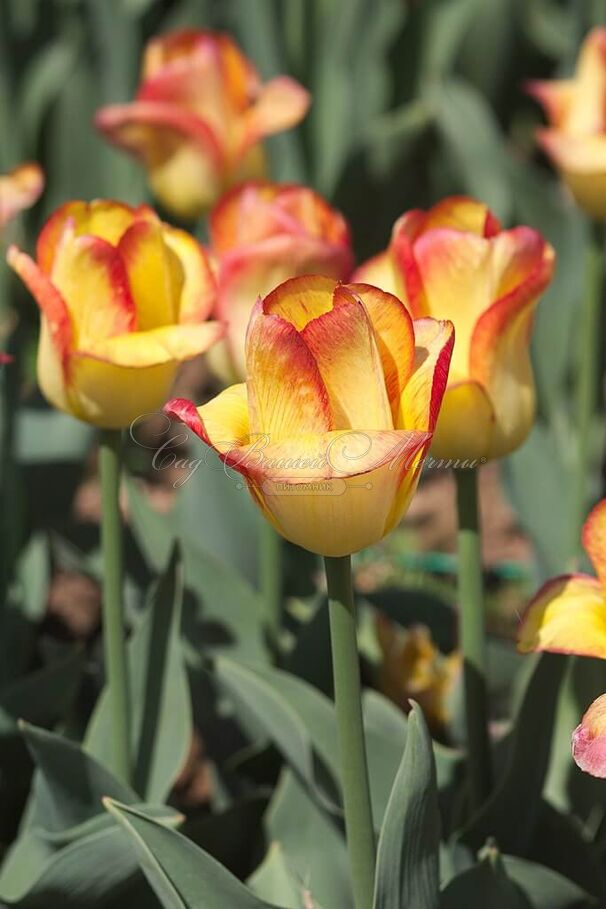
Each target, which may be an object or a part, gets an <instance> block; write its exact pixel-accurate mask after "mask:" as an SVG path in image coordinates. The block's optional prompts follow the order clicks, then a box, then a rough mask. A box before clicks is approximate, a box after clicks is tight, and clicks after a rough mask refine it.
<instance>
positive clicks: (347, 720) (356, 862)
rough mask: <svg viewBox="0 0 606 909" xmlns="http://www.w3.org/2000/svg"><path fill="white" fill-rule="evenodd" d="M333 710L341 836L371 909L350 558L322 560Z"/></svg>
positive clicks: (371, 862)
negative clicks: (342, 812)
mask: <svg viewBox="0 0 606 909" xmlns="http://www.w3.org/2000/svg"><path fill="white" fill-rule="evenodd" d="M324 563H325V567H326V580H327V582H328V602H329V612H330V637H331V644H332V664H333V677H334V689H335V707H336V713H337V727H338V733H339V752H340V756H341V787H342V791H343V807H344V810H345V832H346V835H347V846H348V849H349V857H350V862H351V874H352V883H353V892H354V902H355V907H356V909H371V907H372V905H373V892H374V877H375V836H374V828H373V822H372V808H371V802H370V787H369V783H368V764H367V759H366V745H365V741H364V725H363V721H362V699H361V686H360V662H359V658H358V642H357V634H356V607H355V602H354V596H353V586H352V580H351V559H350V557H349V556H342V557H341V558H326V559H325V560H324Z"/></svg>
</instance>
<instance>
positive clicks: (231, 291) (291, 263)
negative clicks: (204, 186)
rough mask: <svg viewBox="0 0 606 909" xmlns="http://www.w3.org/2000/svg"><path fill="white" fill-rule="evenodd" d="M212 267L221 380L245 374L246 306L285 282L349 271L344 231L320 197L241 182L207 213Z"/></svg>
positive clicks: (287, 187) (298, 188)
mask: <svg viewBox="0 0 606 909" xmlns="http://www.w3.org/2000/svg"><path fill="white" fill-rule="evenodd" d="M210 244H211V251H212V253H213V257H214V259H215V262H216V264H217V270H218V271H217V318H219V319H220V320H221V321H223V322H225V323H226V326H227V335H226V339H225V342H224V344H221V345H218V346H217V347H216V348H214V350H213V352H212V354H213V355H212V360H211V362H212V364H213V366H214V367H215V369H216V371H217V372H218V373H219V374H220V375H221V377H222V378H224V379H225V380H226V381H242V380H243V379H244V378H245V376H246V360H245V356H244V341H245V338H246V328H247V325H248V321H249V319H250V313H251V310H252V304H253V302H254V301H255V300H256V299H257V297H259V296H261V297H264V296H265V295H266V294H268V293H269V292H270V290H272V289H273V288H274V287H276V286H277V285H278V284H280V283H281V282H282V281H285V280H286V279H287V278H292V277H296V276H298V275H303V274H323V275H328V276H329V277H332V278H337V279H338V280H346V279H347V278H348V277H349V276H350V274H351V270H352V268H353V254H352V251H351V240H350V234H349V227H348V225H347V222H346V221H345V219H344V218H343V216H342V215H341V214H340V213H339V212H337V211H335V210H334V209H333V208H331V207H330V205H328V203H327V202H325V200H324V199H323V198H322V196H320V195H318V194H317V193H315V192H314V191H313V190H311V189H308V188H307V187H304V186H295V185H279V184H277V183H265V182H256V183H247V184H244V185H242V186H240V187H236V188H235V189H233V190H232V191H231V192H229V193H227V194H226V195H225V196H224V197H223V198H222V199H221V200H220V202H219V203H218V204H217V205H216V207H215V208H214V209H213V211H212V212H211V215H210Z"/></svg>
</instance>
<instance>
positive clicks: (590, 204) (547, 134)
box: [537, 129, 606, 220]
mask: <svg viewBox="0 0 606 909" xmlns="http://www.w3.org/2000/svg"><path fill="white" fill-rule="evenodd" d="M537 138H538V141H539V143H540V145H541V146H542V147H543V149H544V150H545V151H546V153H547V154H548V155H549V157H550V158H551V159H552V161H553V162H554V164H555V166H556V167H557V168H559V170H560V171H562V173H563V175H564V178H565V181H566V184H567V186H568V188H569V189H570V191H571V193H572V195H573V196H574V198H575V200H576V202H577V204H578V205H579V206H580V207H581V208H582V209H583V210H584V211H585V212H587V214H589V215H593V216H594V217H596V218H598V219H600V220H601V219H603V217H604V210H605V208H606V164H605V163H604V162H605V161H606V135H604V133H601V134H600V135H594V136H573V135H569V134H568V133H561V132H558V131H556V130H553V129H543V130H540V131H539V132H538V133H537Z"/></svg>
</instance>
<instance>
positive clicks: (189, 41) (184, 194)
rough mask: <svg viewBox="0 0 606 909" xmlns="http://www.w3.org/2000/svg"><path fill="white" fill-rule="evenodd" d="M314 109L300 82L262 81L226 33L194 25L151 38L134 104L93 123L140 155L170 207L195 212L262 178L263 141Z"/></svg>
mask: <svg viewBox="0 0 606 909" xmlns="http://www.w3.org/2000/svg"><path fill="white" fill-rule="evenodd" d="M308 106H309V95H308V93H307V91H306V90H305V89H304V88H303V87H302V86H301V85H299V84H298V83H297V82H296V81H295V80H294V79H291V78H289V77H287V76H279V77H277V78H275V79H272V80H270V81H269V82H267V83H265V84H263V83H262V82H261V80H260V78H259V75H258V73H257V71H256V70H255V68H254V66H253V65H252V63H251V62H250V60H248V59H247V58H246V57H245V56H244V55H243V54H242V52H241V51H240V50H239V48H238V47H237V45H236V44H235V43H234V41H233V40H232V39H231V38H230V37H229V36H228V35H224V34H218V33H214V32H210V31H197V30H194V29H191V30H185V31H178V32H173V33H170V34H167V35H162V36H161V37H159V38H154V39H153V40H152V41H150V42H149V44H148V45H147V48H146V50H145V55H144V58H143V68H142V74H141V82H140V85H139V89H138V91H137V94H136V97H135V100H134V101H133V102H132V103H131V104H115V105H110V106H108V107H104V108H102V109H101V110H100V111H99V112H98V113H97V116H96V119H95V122H96V125H97V127H98V128H99V129H100V131H101V132H102V133H103V135H104V136H106V137H107V138H108V139H109V140H110V141H111V142H113V143H114V144H116V145H118V146H120V147H121V148H123V149H125V150H126V151H128V152H130V153H131V154H133V155H135V156H136V157H137V158H139V159H140V160H141V161H142V163H143V164H144V166H145V167H146V168H147V170H148V173H149V179H150V183H151V186H152V189H153V191H154V193H155V194H156V196H157V197H158V199H159V200H160V201H161V202H162V204H163V205H165V206H166V208H167V209H169V210H170V211H172V212H173V213H175V214H176V215H178V216H180V217H184V218H195V217H197V216H199V215H201V214H202V213H203V212H205V211H206V210H207V209H208V208H209V207H210V206H211V205H212V204H213V203H214V202H215V201H216V200H217V199H218V198H219V196H220V195H221V193H222V192H223V191H224V190H225V189H226V188H227V187H229V186H231V185H233V184H235V183H237V182H240V181H242V180H246V179H249V178H253V177H262V176H263V175H264V172H265V158H264V153H263V148H262V145H261V140H262V139H263V138H264V137H265V136H269V135H271V134H272V133H278V132H281V131H282V130H285V129H289V128H290V127H292V126H295V125H296V124H297V123H299V121H300V120H301V119H302V118H303V117H304V116H305V113H306V111H307V108H308Z"/></svg>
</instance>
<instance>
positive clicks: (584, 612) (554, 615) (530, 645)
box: [518, 499, 606, 777]
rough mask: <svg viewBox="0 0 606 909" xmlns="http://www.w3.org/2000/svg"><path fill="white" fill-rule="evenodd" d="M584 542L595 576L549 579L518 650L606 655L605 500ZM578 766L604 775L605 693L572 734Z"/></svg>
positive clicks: (593, 516) (524, 624) (586, 530)
mask: <svg viewBox="0 0 606 909" xmlns="http://www.w3.org/2000/svg"><path fill="white" fill-rule="evenodd" d="M583 546H584V548H585V551H586V552H587V555H588V556H589V559H590V560H591V563H592V565H593V567H594V569H595V572H596V575H597V577H593V576H592V575H588V574H581V573H577V574H565V575H561V576H560V577H557V578H553V579H552V580H551V581H548V582H547V583H546V584H544V585H543V587H542V588H541V589H540V590H539V592H538V593H537V595H536V596H535V597H534V599H533V600H532V601H531V602H530V604H529V606H528V609H527V611H526V614H525V616H524V619H523V621H522V625H521V627H520V632H519V636H518V650H520V651H521V652H522V653H533V652H536V651H541V650H547V651H549V652H551V653H569V654H574V655H576V656H587V657H598V658H600V659H606V499H603V500H602V501H601V502H600V503H599V504H598V505H596V507H595V508H594V509H593V511H592V512H591V513H590V515H589V517H588V518H587V520H586V522H585V525H584V527H583ZM572 753H573V757H574V759H575V761H576V762H577V764H578V765H579V767H580V768H581V770H584V771H586V772H587V773H590V774H591V775H592V776H598V777H606V695H602V696H601V697H599V698H597V700H595V701H594V702H593V704H591V706H590V707H589V709H588V710H587V712H586V714H585V716H584V717H583V719H582V721H581V724H580V725H579V726H578V727H577V728H576V729H575V731H574V733H573V736H572Z"/></svg>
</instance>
